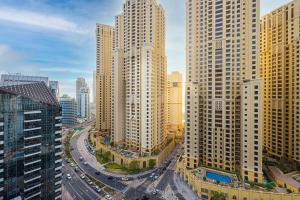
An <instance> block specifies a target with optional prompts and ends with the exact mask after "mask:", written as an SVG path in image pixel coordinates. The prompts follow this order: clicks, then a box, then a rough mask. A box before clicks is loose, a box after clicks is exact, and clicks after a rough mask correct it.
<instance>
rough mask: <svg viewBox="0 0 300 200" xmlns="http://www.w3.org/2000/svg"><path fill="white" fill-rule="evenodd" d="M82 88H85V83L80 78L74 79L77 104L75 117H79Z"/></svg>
mask: <svg viewBox="0 0 300 200" xmlns="http://www.w3.org/2000/svg"><path fill="white" fill-rule="evenodd" d="M83 87H87V83H86V82H85V79H84V78H82V77H79V78H77V79H76V103H77V115H78V116H79V115H80V105H81V102H80V98H81V97H80V90H81V88H83Z"/></svg>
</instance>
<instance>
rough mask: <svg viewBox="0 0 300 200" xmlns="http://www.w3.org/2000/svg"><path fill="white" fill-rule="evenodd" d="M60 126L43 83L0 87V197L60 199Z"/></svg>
mask: <svg viewBox="0 0 300 200" xmlns="http://www.w3.org/2000/svg"><path fill="white" fill-rule="evenodd" d="M61 126H62V124H61V110H60V106H59V103H58V102H57V100H56V98H55V97H54V96H53V95H52V94H51V92H50V90H49V88H48V87H47V86H46V85H45V84H44V83H42V82H39V83H33V84H25V85H14V86H3V87H0V148H1V151H0V154H1V165H0V177H1V178H0V181H1V184H0V198H1V199H14V198H16V199H61V180H62V172H61V168H62V141H61Z"/></svg>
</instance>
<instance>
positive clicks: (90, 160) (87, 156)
mask: <svg viewBox="0 0 300 200" xmlns="http://www.w3.org/2000/svg"><path fill="white" fill-rule="evenodd" d="M87 137H88V131H87V130H86V129H84V130H82V131H81V132H79V138H78V140H77V143H76V146H77V148H78V151H79V152H80V154H81V156H82V157H83V158H84V160H85V161H86V162H88V163H89V165H90V166H91V167H93V168H94V169H96V170H98V171H100V172H101V173H102V174H105V175H107V176H113V177H117V178H122V177H128V178H137V177H139V176H145V175H148V174H151V173H153V172H154V171H155V170H156V168H154V169H152V170H149V171H146V172H142V173H139V174H134V175H124V174H116V173H110V172H108V171H106V170H105V167H104V166H103V165H101V164H100V163H99V162H98V161H97V159H96V157H95V156H94V155H92V154H91V153H90V152H89V151H88V149H87V148H86V146H85V144H84V140H85V139H87Z"/></svg>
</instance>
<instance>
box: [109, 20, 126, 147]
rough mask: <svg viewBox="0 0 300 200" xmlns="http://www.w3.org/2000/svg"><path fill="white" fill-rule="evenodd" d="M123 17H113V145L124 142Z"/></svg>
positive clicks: (111, 106)
mask: <svg viewBox="0 0 300 200" xmlns="http://www.w3.org/2000/svg"><path fill="white" fill-rule="evenodd" d="M123 37H124V16H123V15H118V16H116V17H115V35H114V40H115V41H114V50H113V61H112V62H113V63H112V72H111V83H112V84H111V88H110V89H111V105H110V108H111V139H112V141H113V142H114V143H115V144H119V143H124V142H125V130H126V129H125V105H126V96H125V94H126V93H125V92H126V91H125V85H126V82H125V65H124V39H123Z"/></svg>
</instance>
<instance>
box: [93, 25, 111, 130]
mask: <svg viewBox="0 0 300 200" xmlns="http://www.w3.org/2000/svg"><path fill="white" fill-rule="evenodd" d="M96 42H97V67H96V128H97V130H99V131H102V132H103V131H105V132H109V131H110V129H111V128H110V125H111V124H110V120H111V114H110V112H111V109H110V106H111V105H110V101H111V72H112V53H113V45H114V28H113V27H111V26H108V25H103V24H97V26H96Z"/></svg>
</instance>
